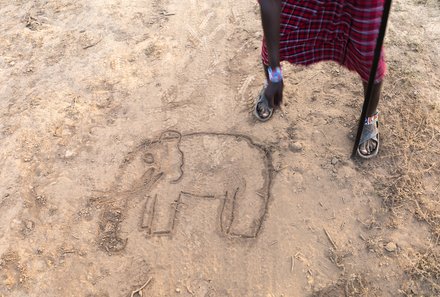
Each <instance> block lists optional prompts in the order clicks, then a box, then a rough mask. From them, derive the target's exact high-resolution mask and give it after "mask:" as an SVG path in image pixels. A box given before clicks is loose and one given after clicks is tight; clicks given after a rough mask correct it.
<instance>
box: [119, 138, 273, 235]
mask: <svg viewBox="0 0 440 297" xmlns="http://www.w3.org/2000/svg"><path fill="white" fill-rule="evenodd" d="M164 135H165V136H164ZM167 137H171V138H167ZM197 137H224V138H227V139H228V138H230V139H234V140H236V141H238V142H240V141H244V142H246V143H247V144H248V145H249V146H250V148H251V149H256V150H257V151H258V153H259V154H261V156H262V157H263V159H262V161H263V162H264V164H263V170H264V172H263V175H262V176H263V180H264V184H263V186H262V188H261V190H262V192H263V193H261V194H259V193H258V192H257V194H258V196H259V198H260V199H261V201H262V202H261V201H260V202H261V203H262V208H261V211H260V213H259V215H258V217H257V218H256V219H255V224H254V225H255V228H253V230H252V231H251V232H249V233H248V234H244V233H241V234H240V233H234V232H232V231H231V226H232V224H233V223H234V220H235V219H236V218H235V216H234V215H235V212H236V209H235V207H236V198H237V195H238V192H239V191H240V188H235V189H232V190H233V193H231V192H229V191H228V190H226V191H225V198H224V199H223V204H222V205H221V213H220V229H221V232H222V233H223V234H225V235H228V236H232V237H240V238H256V237H257V236H258V235H259V233H260V231H261V228H262V226H263V222H264V221H265V219H266V216H267V213H268V206H269V202H270V199H271V187H272V178H273V172H274V169H273V165H272V154H271V150H270V147H268V146H264V145H262V144H258V143H256V142H254V141H253V140H252V138H251V137H249V136H247V135H244V134H237V133H222V132H192V133H186V134H181V133H180V132H178V131H174V130H167V131H165V132H163V133H161V136H160V137H159V138H156V139H154V140H152V141H151V140H146V141H143V142H142V143H141V144H140V145H138V146H136V148H135V150H133V151H131V152H130V153H129V154H128V156H129V157H127V158H125V159H124V162H123V163H122V164H121V166H120V169H121V173H122V174H124V168H127V166H128V165H129V164H130V162H131V161H130V158H131V157H130V156H135V155H136V154H138V153H139V152H141V151H142V150H148V149H149V148H150V147H154V146H161V145H162V144H163V142H164V141H167V140H169V139H178V140H177V149H178V151H179V153H180V155H181V163H180V167H179V171H180V175H179V177H178V178H176V179H175V180H172V181H170V184H171V183H172V184H175V185H179V183H181V182H182V180H183V178H184V177H185V174H186V172H185V164H186V161H187V160H186V158H185V153H184V151H182V149H181V147H180V144H181V141H182V140H183V139H184V140H191V139H194V138H197ZM258 158H259V157H258ZM256 167H258V166H257V165H256ZM163 175H164V174H163V172H160V171H157V170H156V169H154V168H150V169H148V170H146V171H145V173H144V175H143V176H142V179H143V180H142V181H141V183H139V184H138V185H137V188H135V189H134V190H133V189H131V190H130V191H129V192H133V193H134V192H136V193H137V192H139V191H146V192H148V194H151V193H152V189H153V188H155V187H156V186H157V185H158V184H159V182H160V181H161V179H162V178H163ZM182 195H190V196H195V197H200V198H209V199H213V200H214V199H217V198H216V197H218V193H217V194H216V195H199V194H197V193H191V192H187V191H185V189H182V190H181V191H179V192H178V197H177V200H175V201H174V202H173V203H175V208H174V209H175V211H174V214H173V215H172V216H173V217H172V218H170V219H171V228H170V229H169V230H152V229H151V228H152V222H153V220H154V219H155V217H154V215H155V214H154V211H155V209H154V208H155V207H156V203H157V201H158V197H157V194H156V195H155V196H154V197H153V198H152V197H151V196H149V195H147V196H148V198H147V199H146V201H145V203H143V206H142V207H141V210H140V211H141V218H140V222H139V227H140V229H141V230H145V229H147V232H146V233H147V236H154V235H171V234H172V233H173V231H174V227H175V221H176V217H177V213H178V208H179V206H180V204H181V203H182ZM228 195H232V198H231V199H232V209H231V210H230V211H231V219H230V222H229V225H226V226H225V225H224V221H223V219H224V218H223V215H224V212H225V208H226V204H227V203H230V201H229V200H228V199H227V197H229V196H228ZM124 196H126V195H124ZM148 199H150V200H148ZM151 199H154V203H153V208H152V210H153V214H152V215H151V218H149V219H148V222H147V223H145V221H144V219H145V217H144V216H145V214H146V213H147V212H148V211H149V210H150V208H151V205H148V203H149V202H150V203H152V201H153V200H151ZM126 203H127V201H125V203H123V204H122V205H123V206H122V207H120V208H121V209H122V211H123V212H124V210H125V209H126ZM228 211H229V210H228ZM114 236H118V235H117V234H114Z"/></svg>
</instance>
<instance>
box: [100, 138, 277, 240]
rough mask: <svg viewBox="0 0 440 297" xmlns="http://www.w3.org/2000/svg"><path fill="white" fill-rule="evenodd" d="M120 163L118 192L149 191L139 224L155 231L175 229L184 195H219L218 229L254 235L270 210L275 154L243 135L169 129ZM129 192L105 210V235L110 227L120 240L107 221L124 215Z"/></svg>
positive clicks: (152, 232) (144, 194)
mask: <svg viewBox="0 0 440 297" xmlns="http://www.w3.org/2000/svg"><path fill="white" fill-rule="evenodd" d="M120 169H121V170H120V175H119V176H118V177H117V184H118V186H117V191H116V192H119V193H138V194H139V193H140V194H142V195H143V196H142V197H145V198H144V201H143V203H142V206H139V208H142V210H141V213H142V214H141V216H140V221H139V226H140V228H142V230H144V231H145V232H146V233H147V234H148V235H151V236H155V235H163V234H171V233H172V232H173V230H174V228H175V227H176V217H177V213H178V210H179V205H180V204H181V202H182V197H183V196H185V195H187V196H194V197H199V198H206V199H213V200H217V199H218V200H220V201H221V204H220V205H221V207H220V209H219V213H218V216H219V220H218V221H219V225H220V230H221V231H222V232H223V233H224V234H227V235H229V236H237V237H242V238H254V237H256V236H257V235H258V233H259V231H260V229H261V226H262V223H263V221H264V217H265V215H266V213H267V207H268V201H269V197H270V188H271V180H272V172H273V170H272V160H271V154H270V152H269V150H268V149H267V148H265V147H264V146H262V145H259V144H256V143H254V142H253V141H252V139H251V138H249V137H247V136H245V135H239V134H228V133H203V132H200V133H191V134H184V135H182V134H180V133H179V132H176V131H166V132H163V133H162V134H161V136H160V137H159V138H158V139H155V140H151V141H150V140H147V141H144V142H143V143H142V144H141V145H139V146H138V147H136V149H135V150H134V151H132V152H130V153H129V154H128V155H127V157H126V158H125V160H124V162H123V164H122V165H121V168H120ZM125 196H126V197H127V198H125V199H122V200H121V201H120V202H119V203H116V208H115V207H113V208H112V209H111V210H110V213H109V211H107V212H105V213H104V214H103V218H102V219H101V224H100V229H101V233H102V234H104V236H105V234H106V233H105V232H106V230H113V231H111V232H113V235H111V234H107V235H111V236H113V237H114V240H119V241H120V240H121V239H120V238H119V239H117V238H116V237H117V236H116V234H114V233H115V232H116V231H114V229H117V228H108V226H106V225H107V224H108V221H109V218H110V219H111V218H112V217H114V216H115V215H116V216H119V217H118V220H117V221H121V220H122V219H121V217H122V216H123V215H122V214H123V213H124V208H125V205H126V203H127V200H129V199H130V198H129V196H130V195H125ZM115 209H116V210H117V212H116V213H115ZM207 215H210V214H207ZM113 225H114V223H113ZM113 227H115V226H113Z"/></svg>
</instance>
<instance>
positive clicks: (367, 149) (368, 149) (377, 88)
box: [359, 82, 382, 155]
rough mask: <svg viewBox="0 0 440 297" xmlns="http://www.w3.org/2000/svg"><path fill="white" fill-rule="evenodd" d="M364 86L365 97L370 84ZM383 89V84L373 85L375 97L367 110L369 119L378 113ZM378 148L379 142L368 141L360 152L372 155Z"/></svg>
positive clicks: (361, 147) (360, 146) (360, 147)
mask: <svg viewBox="0 0 440 297" xmlns="http://www.w3.org/2000/svg"><path fill="white" fill-rule="evenodd" d="M363 86H364V95H366V92H367V87H368V84H367V83H366V82H364V83H363ZM381 89H382V82H379V83H375V84H374V85H373V96H372V98H371V101H370V105H369V106H368V109H367V117H371V116H372V115H374V114H375V113H376V111H377V106H378V104H379V99H380V92H381ZM376 148H377V142H376V141H375V140H373V139H371V140H367V141H366V142H364V143H362V144H360V145H359V151H360V152H361V153H362V154H363V155H369V154H371V153H372V152H373V151H374V150H375V149H376Z"/></svg>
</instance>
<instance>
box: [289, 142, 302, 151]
mask: <svg viewBox="0 0 440 297" xmlns="http://www.w3.org/2000/svg"><path fill="white" fill-rule="evenodd" d="M289 150H290V151H291V152H293V153H298V152H301V151H302V150H303V146H302V144H301V143H299V142H294V143H290V144H289Z"/></svg>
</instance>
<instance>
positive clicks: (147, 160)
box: [144, 153, 154, 164]
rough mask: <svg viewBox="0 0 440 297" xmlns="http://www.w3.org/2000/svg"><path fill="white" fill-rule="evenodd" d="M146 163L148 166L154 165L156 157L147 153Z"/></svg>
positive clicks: (145, 156)
mask: <svg viewBox="0 0 440 297" xmlns="http://www.w3.org/2000/svg"><path fill="white" fill-rule="evenodd" d="M144 161H145V163H147V164H153V163H154V157H153V154H150V153H147V154H145V155H144Z"/></svg>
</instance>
